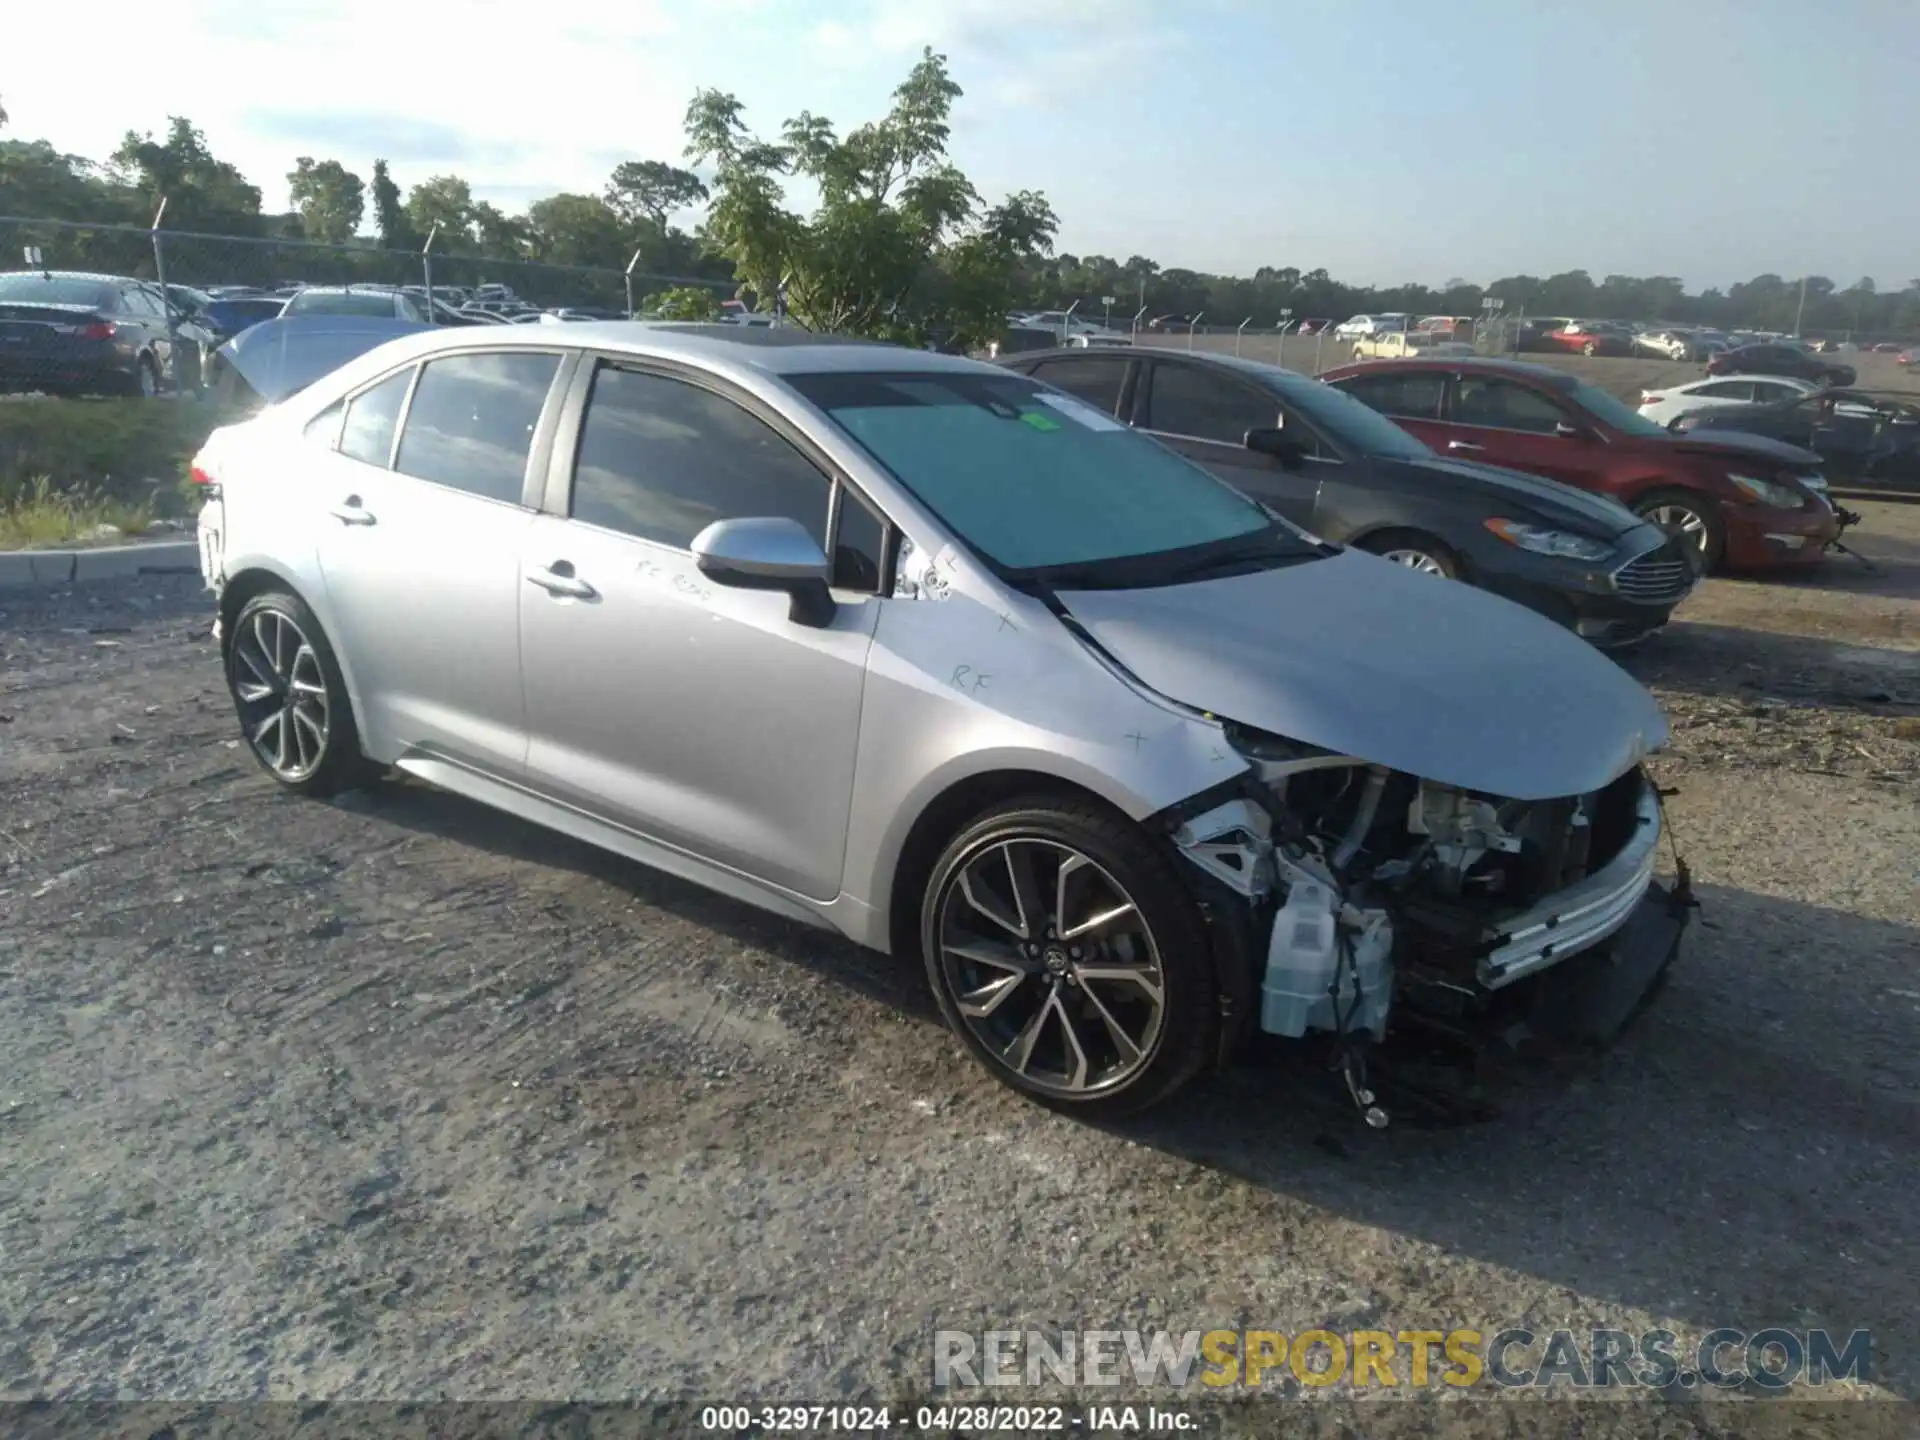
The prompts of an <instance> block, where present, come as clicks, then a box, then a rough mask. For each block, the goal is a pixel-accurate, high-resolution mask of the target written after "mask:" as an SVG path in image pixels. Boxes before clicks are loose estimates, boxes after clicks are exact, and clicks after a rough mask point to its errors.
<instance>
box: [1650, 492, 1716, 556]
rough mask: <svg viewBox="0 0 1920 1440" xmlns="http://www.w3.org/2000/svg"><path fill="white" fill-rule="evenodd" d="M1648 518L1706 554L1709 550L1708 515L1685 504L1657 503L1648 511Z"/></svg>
mask: <svg viewBox="0 0 1920 1440" xmlns="http://www.w3.org/2000/svg"><path fill="white" fill-rule="evenodd" d="M1646 515H1647V519H1649V520H1651V521H1652V522H1653V523H1654V524H1656V525H1658V526H1659V527H1660V528H1661V529H1662V530H1665V531H1666V532H1667V533H1668V534H1670V535H1678V536H1679V537H1680V538H1681V539H1683V540H1685V541H1686V542H1687V543H1688V544H1689V545H1691V546H1692V547H1693V548H1694V549H1695V550H1697V551H1699V552H1700V553H1701V554H1703V555H1704V554H1705V553H1706V550H1707V521H1706V517H1705V516H1703V515H1701V514H1700V512H1699V511H1697V510H1689V509H1688V508H1687V507H1686V506H1684V505H1673V504H1667V505H1655V506H1654V507H1653V508H1652V509H1651V510H1648V511H1647V512H1646Z"/></svg>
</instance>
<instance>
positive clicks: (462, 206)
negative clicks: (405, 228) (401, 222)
mask: <svg viewBox="0 0 1920 1440" xmlns="http://www.w3.org/2000/svg"><path fill="white" fill-rule="evenodd" d="M473 219H474V215H473V187H472V186H471V185H469V184H468V183H467V182H466V181H465V180H463V179H461V178H460V177H459V176H458V175H434V176H432V177H430V178H428V179H427V180H425V181H423V182H422V183H420V184H418V185H416V186H414V187H413V189H411V190H409V191H408V192H407V224H408V225H410V226H411V227H412V228H413V232H414V233H415V234H416V235H418V236H420V238H421V239H422V240H423V241H424V240H425V239H426V237H427V236H428V235H430V234H432V233H433V227H434V226H435V225H438V226H439V227H440V236H439V239H438V240H436V241H435V245H436V247H437V248H439V249H443V250H448V251H460V250H471V249H473V245H474V235H473Z"/></svg>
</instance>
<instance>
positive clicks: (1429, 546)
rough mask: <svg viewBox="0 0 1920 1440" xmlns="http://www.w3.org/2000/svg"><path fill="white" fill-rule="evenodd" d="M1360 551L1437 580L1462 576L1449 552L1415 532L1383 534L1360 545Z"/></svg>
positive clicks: (1456, 559)
mask: <svg viewBox="0 0 1920 1440" xmlns="http://www.w3.org/2000/svg"><path fill="white" fill-rule="evenodd" d="M1360 548H1361V549H1363V550H1366V551H1369V552H1370V553H1372V554H1375V555H1378V556H1379V557H1380V558H1381V559H1382V560H1391V561H1392V562H1393V563H1394V564H1396V565H1403V566H1405V567H1406V568H1407V569H1409V570H1413V571H1417V572H1418V573H1420V574H1422V575H1431V576H1433V577H1434V578H1435V579H1438V580H1458V579H1459V578H1460V577H1461V575H1463V574H1464V573H1465V567H1464V566H1462V565H1461V563H1460V557H1459V556H1458V555H1456V554H1454V553H1453V551H1452V549H1450V548H1449V547H1448V546H1447V545H1445V544H1443V543H1442V542H1441V541H1439V540H1437V539H1436V538H1434V537H1433V536H1431V535H1426V534H1422V533H1421V532H1420V531H1418V530H1383V531H1380V532H1379V533H1378V534H1375V535H1369V536H1368V537H1367V538H1366V539H1365V540H1363V541H1361V542H1360Z"/></svg>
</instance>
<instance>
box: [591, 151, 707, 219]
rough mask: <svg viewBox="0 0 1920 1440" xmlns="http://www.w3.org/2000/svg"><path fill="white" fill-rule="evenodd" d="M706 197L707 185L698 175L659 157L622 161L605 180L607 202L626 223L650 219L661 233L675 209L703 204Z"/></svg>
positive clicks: (685, 208)
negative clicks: (611, 175)
mask: <svg viewBox="0 0 1920 1440" xmlns="http://www.w3.org/2000/svg"><path fill="white" fill-rule="evenodd" d="M707 198H708V192H707V187H706V186H705V185H704V184H702V183H701V180H700V177H699V176H698V175H696V174H694V173H693V172H692V171H691V170H682V169H681V168H680V167H679V166H677V165H669V164H667V163H666V162H665V161H661V160H625V161H622V162H621V163H620V164H619V165H616V166H615V167H614V171H613V178H612V179H610V180H609V181H608V182H607V194H606V201H607V204H608V205H610V206H612V207H613V208H614V210H616V211H617V212H618V213H619V215H620V217H621V218H622V219H623V220H625V221H627V223H629V224H633V223H636V222H638V221H641V220H647V221H651V222H652V223H653V226H654V228H655V229H657V230H659V231H660V232H661V233H662V234H664V233H665V232H666V229H667V220H668V217H670V216H671V215H672V214H673V213H674V212H675V211H678V210H687V209H690V208H692V207H693V206H695V205H703V204H705V203H706V201H707Z"/></svg>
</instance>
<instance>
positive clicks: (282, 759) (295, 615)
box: [223, 590, 375, 799]
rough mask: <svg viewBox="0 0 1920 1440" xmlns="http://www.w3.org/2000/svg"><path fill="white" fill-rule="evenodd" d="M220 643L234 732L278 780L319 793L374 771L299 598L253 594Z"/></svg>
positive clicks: (316, 627) (341, 685)
mask: <svg viewBox="0 0 1920 1440" xmlns="http://www.w3.org/2000/svg"><path fill="white" fill-rule="evenodd" d="M223 648H224V650H225V652H226V653H225V657H224V658H225V661H226V671H227V690H228V693H229V694H231V695H232V696H233V705H234V710H235V712H236V713H237V714H238V716H239V717H240V728H241V733H242V735H243V737H244V738H245V740H246V742H247V748H248V749H250V750H251V751H252V752H253V758H254V759H255V760H257V761H258V762H259V763H260V768H261V769H263V770H265V771H266V772H267V774H269V775H271V776H272V777H273V779H274V781H275V782H276V783H277V784H279V785H281V786H282V787H283V788H285V789H288V790H291V791H293V792H294V793H295V794H296V795H306V796H310V797H312V798H314V799H324V798H326V797H327V796H330V795H335V794H338V793H339V792H340V791H342V790H350V789H352V788H353V787H355V786H356V785H360V784H363V783H365V782H366V781H367V780H370V779H372V778H373V775H374V773H375V767H374V766H372V765H371V764H370V763H369V762H368V761H367V759H366V757H365V756H364V755H362V754H361V752H360V735H359V731H358V729H357V728H356V727H355V725H354V723H353V706H352V704H351V703H350V701H349V700H348V698H347V685H346V680H345V679H344V678H343V677H342V675H341V673H340V662H339V661H338V660H336V659H335V658H334V654H333V647H332V646H331V645H329V644H328V643H327V637H326V635H325V634H324V633H323V632H322V631H321V629H320V622H319V620H318V619H317V618H315V616H314V613H313V611H312V610H310V609H309V608H308V607H307V603H306V602H305V601H304V600H302V599H301V598H300V597H299V596H298V595H294V594H292V593H290V592H288V591H284V590H267V591H263V592H262V593H261V594H258V595H256V596H254V597H253V598H252V599H251V600H249V601H247V603H246V604H245V605H243V606H241V607H240V613H239V614H238V615H237V616H235V617H234V621H233V625H232V627H231V628H230V629H229V630H227V631H226V638H225V640H224V647H223Z"/></svg>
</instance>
